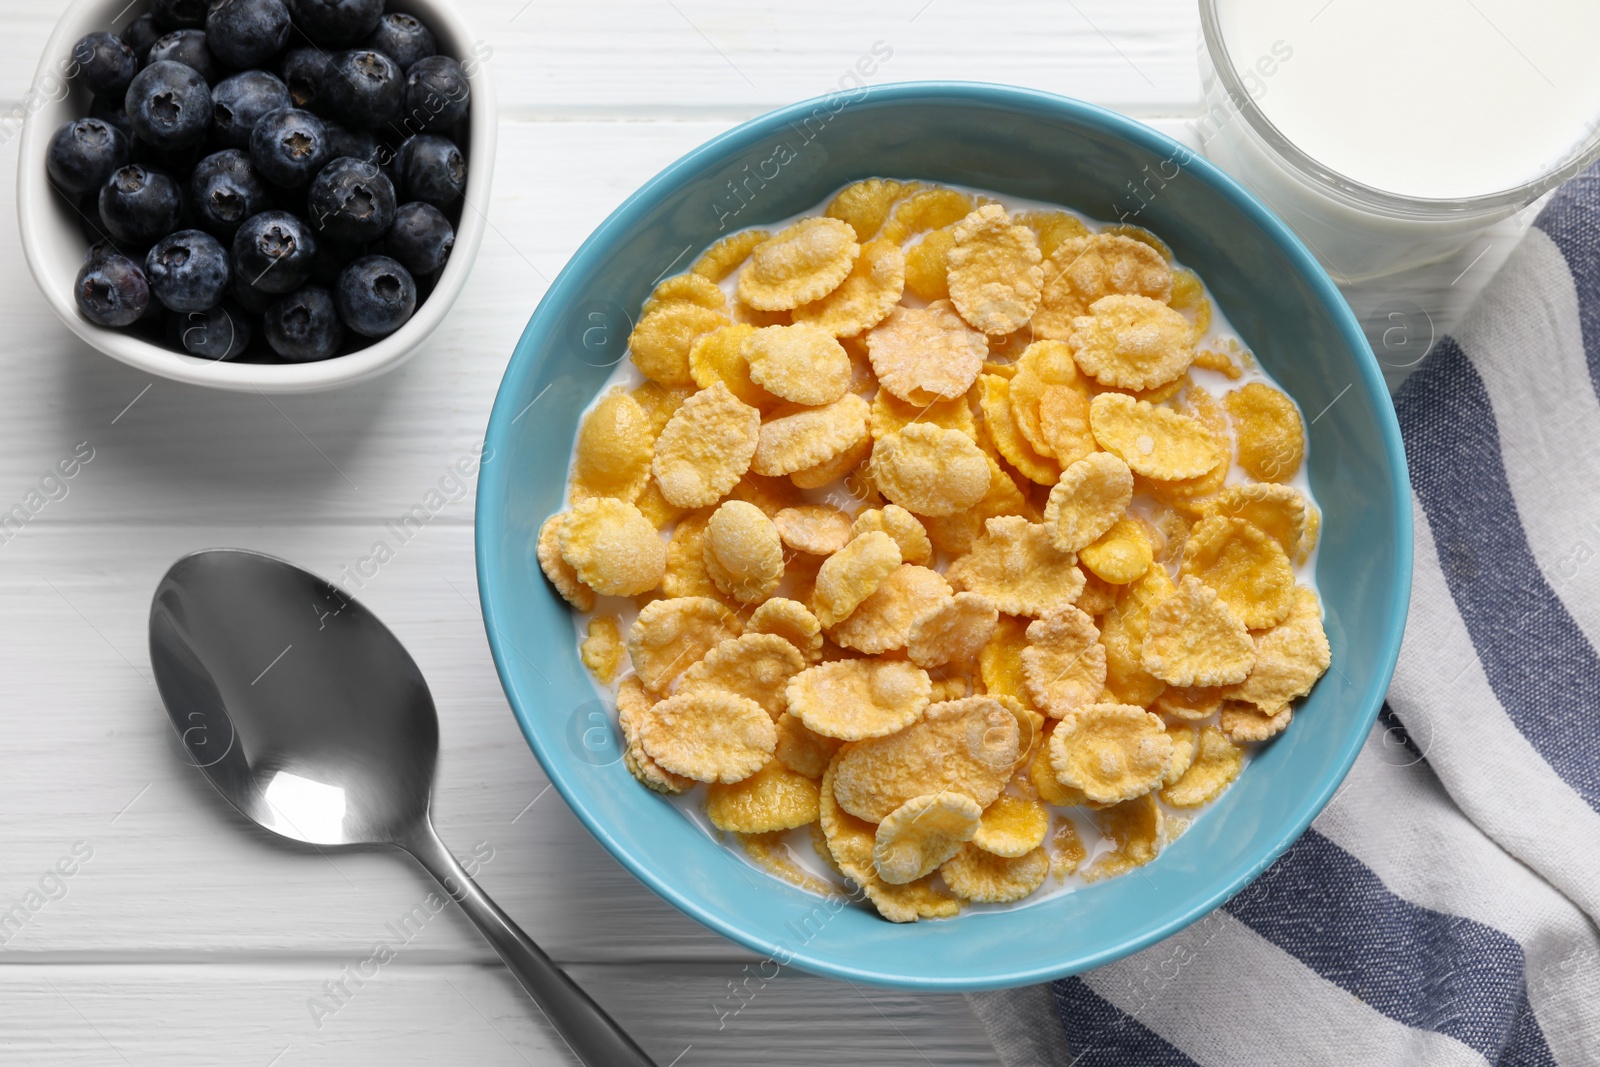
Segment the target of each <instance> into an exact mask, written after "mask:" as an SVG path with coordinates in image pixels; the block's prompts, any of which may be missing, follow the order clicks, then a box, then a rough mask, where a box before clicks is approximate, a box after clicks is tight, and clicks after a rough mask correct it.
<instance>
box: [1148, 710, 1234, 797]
mask: <svg viewBox="0 0 1600 1067" xmlns="http://www.w3.org/2000/svg"><path fill="white" fill-rule="evenodd" d="M1243 766H1244V750H1243V749H1241V748H1239V747H1238V746H1237V745H1235V744H1234V743H1233V742H1232V741H1229V740H1228V738H1227V735H1225V734H1224V733H1223V732H1222V730H1221V729H1219V728H1218V727H1216V726H1203V727H1201V728H1200V742H1199V744H1198V745H1197V746H1196V747H1195V753H1194V762H1193V763H1191V764H1190V765H1189V769H1188V770H1187V771H1185V772H1184V773H1183V777H1182V778H1179V779H1178V781H1177V784H1175V785H1169V786H1167V787H1166V788H1165V789H1163V790H1161V799H1162V800H1164V801H1166V802H1167V803H1168V804H1171V805H1172V806H1173V807H1175V808H1197V807H1199V806H1200V805H1202V804H1205V803H1207V802H1209V801H1212V800H1215V799H1216V798H1217V797H1219V796H1221V795H1222V791H1223V790H1224V789H1226V788H1228V783H1229V782H1232V781H1233V780H1234V779H1235V778H1237V777H1239V770H1240V768H1241V767H1243Z"/></svg>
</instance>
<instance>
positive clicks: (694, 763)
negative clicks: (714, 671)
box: [639, 601, 778, 783]
mask: <svg viewBox="0 0 1600 1067" xmlns="http://www.w3.org/2000/svg"><path fill="white" fill-rule="evenodd" d="M658 603H670V601H658ZM639 742H640V744H642V745H643V746H644V750H645V753H646V754H647V755H649V756H650V758H651V759H653V760H655V761H656V763H658V764H660V765H661V767H663V768H664V769H666V770H668V771H671V772H672V773H673V774H681V775H683V776H684V777H685V778H693V779H694V780H696V781H698V782H724V783H728V782H739V781H743V780H744V779H746V778H748V777H750V776H751V775H752V774H755V773H756V772H757V771H759V770H760V769H761V768H762V767H765V766H766V765H767V762H768V760H770V759H771V758H772V751H773V749H774V748H775V747H776V746H777V743H778V734H777V730H776V728H775V727H774V726H773V725H772V718H771V716H769V715H768V714H767V713H766V711H765V710H764V709H763V708H762V707H761V705H760V704H757V703H756V702H755V701H753V700H750V699H747V698H745V697H741V696H736V695H734V694H733V693H725V692H722V691H720V690H715V689H703V690H697V691H696V692H693V693H677V694H674V695H673V696H670V697H668V698H667V699H665V700H663V701H661V702H660V703H659V704H653V705H651V706H650V709H649V710H648V711H646V712H645V714H644V717H643V719H642V720H641V722H640V723H639Z"/></svg>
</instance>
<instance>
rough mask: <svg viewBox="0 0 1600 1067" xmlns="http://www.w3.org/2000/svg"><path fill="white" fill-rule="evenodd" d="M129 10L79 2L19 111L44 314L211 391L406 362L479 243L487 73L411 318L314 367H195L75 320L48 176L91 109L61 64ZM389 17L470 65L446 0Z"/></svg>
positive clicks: (73, 273) (68, 253) (312, 379)
mask: <svg viewBox="0 0 1600 1067" xmlns="http://www.w3.org/2000/svg"><path fill="white" fill-rule="evenodd" d="M126 2H127V0H76V2H74V3H73V5H72V6H71V7H69V8H68V9H67V12H66V14H64V15H62V16H61V21H60V22H58V23H56V28H55V32H54V33H52V34H51V35H50V43H49V44H47V45H46V46H45V50H44V56H43V58H41V59H40V60H39V69H38V71H37V72H36V73H35V75H34V80H33V84H32V85H31V87H30V95H29V96H28V97H27V98H26V100H25V105H24V106H26V107H28V108H33V109H36V110H33V113H32V114H31V115H29V116H28V118H27V120H26V124H25V125H24V127H23V130H22V145H21V148H20V151H19V152H18V155H17V220H18V222H19V224H20V228H21V231H22V250H23V253H24V255H26V256H27V259H28V269H29V270H31V271H32V272H33V278H34V281H35V282H37V283H38V286H39V289H40V291H41V292H43V293H44V296H45V299H46V300H47V301H49V303H50V307H51V308H52V309H53V310H54V311H55V313H56V314H57V315H58V316H59V317H60V318H61V321H62V322H64V323H66V325H67V328H68V329H70V330H71V331H72V332H73V333H75V334H77V335H78V336H79V337H81V338H83V339H84V340H85V341H87V342H88V343H89V344H91V345H93V346H94V347H95V348H98V349H99V350H100V351H102V352H104V353H105V354H106V355H108V356H110V357H111V358H112V359H118V360H121V361H122V362H124V363H127V364H129V365H131V366H134V367H138V368H139V369H141V370H144V371H148V372H149V373H151V374H157V375H160V376H162V377H164V378H173V379H175V380H177V381H180V382H189V383H191V384H193V385H203V386H207V387H209V388H212V389H232V390H239V391H245V392H253V391H257V390H259V391H260V392H263V393H308V392H316V391H318V390H322V389H332V388H335V387H337V386H341V385H349V384H350V383H352V382H359V381H363V380H365V379H367V378H372V377H376V376H377V375H379V374H382V373H384V372H385V371H388V370H391V369H393V368H394V367H397V366H399V365H400V364H401V363H403V362H405V360H406V359H408V358H409V357H410V356H411V354H412V353H414V352H415V351H416V350H417V348H418V347H419V346H421V344H422V342H423V341H425V340H427V338H428V335H429V334H431V333H433V331H434V330H435V329H436V328H437V327H438V325H439V323H440V322H441V321H443V319H444V317H445V314H446V313H447V312H448V311H449V310H450V305H452V304H454V303H455V300H456V297H457V296H458V295H459V294H460V292H461V287H462V285H463V284H464V283H465V282H466V280H467V272H468V271H469V270H471V269H472V260H473V259H474V257H476V256H477V254H478V245H479V244H481V243H482V241H483V230H484V226H485V224H486V223H485V219H484V214H483V213H484V211H485V210H487V208H488V204H489V180H490V178H491V176H492V175H493V173H494V142H495V102H494V83H493V80H492V75H491V74H490V72H489V69H488V65H487V64H486V63H484V62H481V61H480V62H477V63H476V65H475V69H474V70H473V71H472V76H471V84H472V109H471V113H470V116H469V129H468V136H467V141H466V143H465V144H463V145H462V146H461V147H462V152H463V154H465V156H466V159H467V189H466V193H465V196H464V203H463V206H462V209H461V224H460V225H459V226H458V227H457V229H456V243H455V248H454V250H453V251H452V252H451V253H450V261H449V262H448V263H446V264H445V268H444V271H443V272H442V273H441V275H440V276H439V281H438V283H437V284H436V285H435V286H434V288H433V291H432V292H431V293H429V294H428V298H427V299H426V300H424V301H422V303H420V304H419V305H418V306H417V310H416V314H414V315H412V316H411V320H410V321H409V322H407V323H406V324H405V325H404V326H402V327H400V329H398V330H396V331H395V332H394V333H392V334H390V335H389V336H388V337H385V338H383V339H382V340H379V341H375V342H373V343H372V344H370V345H368V346H367V347H366V348H363V349H360V350H359V351H355V352H351V353H350V354H349V355H344V356H334V357H333V358H331V359H325V360H321V361H320V362H316V363H224V362H218V361H215V360H206V359H199V358H197V357H195V356H191V355H189V354H187V353H184V352H174V351H172V350H171V349H169V348H165V347H163V346H161V345H157V344H152V343H150V342H149V341H146V340H144V339H143V338H140V337H137V336H135V335H134V334H131V333H127V332H124V331H122V330H116V329H111V328H109V327H105V326H96V325H95V324H94V323H92V322H90V321H89V320H88V319H85V318H84V317H83V316H82V315H81V314H79V312H78V306H77V302H76V301H75V300H74V299H73V282H74V280H75V279H76V278H77V276H78V268H79V267H80V266H81V265H82V263H83V253H84V251H85V249H86V248H87V247H88V242H86V241H85V240H84V237H83V232H82V230H81V228H80V226H79V223H78V220H77V218H76V217H75V216H74V213H73V208H72V207H71V206H70V205H68V204H67V203H66V202H64V201H63V200H62V198H61V197H59V196H57V195H56V194H55V193H54V192H53V191H52V190H51V188H50V183H49V181H48V179H47V177H46V175H45V164H44V159H45V150H46V146H47V145H48V144H49V141H50V136H51V135H52V134H53V133H55V131H56V129H57V127H59V126H60V125H61V124H62V123H63V122H66V121H67V120H68V119H72V118H78V117H81V116H83V115H86V114H88V109H89V94H88V91H87V90H86V89H84V88H83V87H82V86H73V85H71V84H70V83H69V82H67V81H66V80H65V79H63V77H62V76H61V71H62V66H61V64H62V62H63V61H64V60H66V59H67V58H68V57H69V56H70V55H71V53H72V46H73V45H74V44H76V43H77V41H78V39H79V38H80V37H82V36H83V35H84V34H86V33H90V32H92V31H94V30H106V29H109V30H120V29H122V28H123V27H124V26H126V25H127V24H128V23H129V22H132V21H133V20H134V19H135V18H137V17H138V16H139V15H141V14H143V13H144V11H145V4H143V3H137V4H135V5H133V6H131V7H125V6H124V5H125V4H126ZM388 10H390V11H403V12H406V13H407V14H411V15H415V16H417V17H418V18H419V19H421V20H423V21H424V22H425V23H427V25H428V28H429V29H431V30H432V31H433V34H434V36H435V37H436V38H438V41H439V51H440V53H441V54H443V55H448V56H452V57H454V58H456V59H458V60H461V61H463V62H464V61H466V60H467V59H469V58H476V54H475V53H474V51H473V46H474V44H475V43H478V41H479V39H478V38H477V37H475V36H474V35H473V33H472V31H471V29H470V28H468V26H467V24H466V22H465V21H463V20H462V18H461V16H460V14H458V13H457V11H456V9H455V8H454V7H453V6H451V5H450V4H448V3H445V2H444V0H391V2H390V3H389V4H388ZM63 89H65V90H66V91H65V92H64V91H63Z"/></svg>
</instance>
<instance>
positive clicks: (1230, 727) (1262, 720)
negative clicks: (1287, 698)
mask: <svg viewBox="0 0 1600 1067" xmlns="http://www.w3.org/2000/svg"><path fill="white" fill-rule="evenodd" d="M1293 718H1294V709H1293V708H1291V707H1290V706H1289V705H1287V704H1283V705H1281V706H1279V707H1276V708H1268V709H1265V710H1263V709H1262V708H1258V707H1256V706H1255V705H1254V704H1246V703H1244V702H1243V701H1239V700H1225V701H1223V702H1222V713H1221V715H1220V716H1219V720H1218V721H1219V723H1220V724H1221V726H1222V732H1223V733H1225V734H1227V735H1228V740H1229V741H1232V742H1233V743H1234V744H1236V745H1242V744H1245V743H1247V742H1250V741H1266V740H1269V739H1271V738H1274V737H1277V736H1278V735H1279V734H1281V733H1283V731H1284V730H1286V729H1288V727H1289V720H1291V719H1293Z"/></svg>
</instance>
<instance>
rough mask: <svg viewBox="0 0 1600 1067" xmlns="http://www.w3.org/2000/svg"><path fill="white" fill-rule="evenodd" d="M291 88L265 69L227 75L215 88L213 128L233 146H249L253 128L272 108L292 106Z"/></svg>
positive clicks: (226, 143)
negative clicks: (228, 76)
mask: <svg viewBox="0 0 1600 1067" xmlns="http://www.w3.org/2000/svg"><path fill="white" fill-rule="evenodd" d="M290 106H292V105H291V101H290V99H289V89H288V87H287V86H285V85H284V84H283V82H281V81H279V80H278V79H277V78H274V77H273V76H272V75H271V74H268V73H267V72H266V71H264V70H247V71H245V72H244V73H242V74H235V75H234V76H233V77H231V78H224V79H223V80H222V81H220V82H218V83H217V84H216V87H215V88H213V89H212V90H211V132H212V134H213V136H214V137H215V139H216V140H217V142H218V143H220V144H224V145H227V146H228V147H229V148H249V147H250V131H251V130H253V129H255V125H256V122H257V121H258V120H259V119H260V118H261V116H262V115H265V114H266V113H267V112H269V111H276V110H278V109H279V108H280V107H290Z"/></svg>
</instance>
